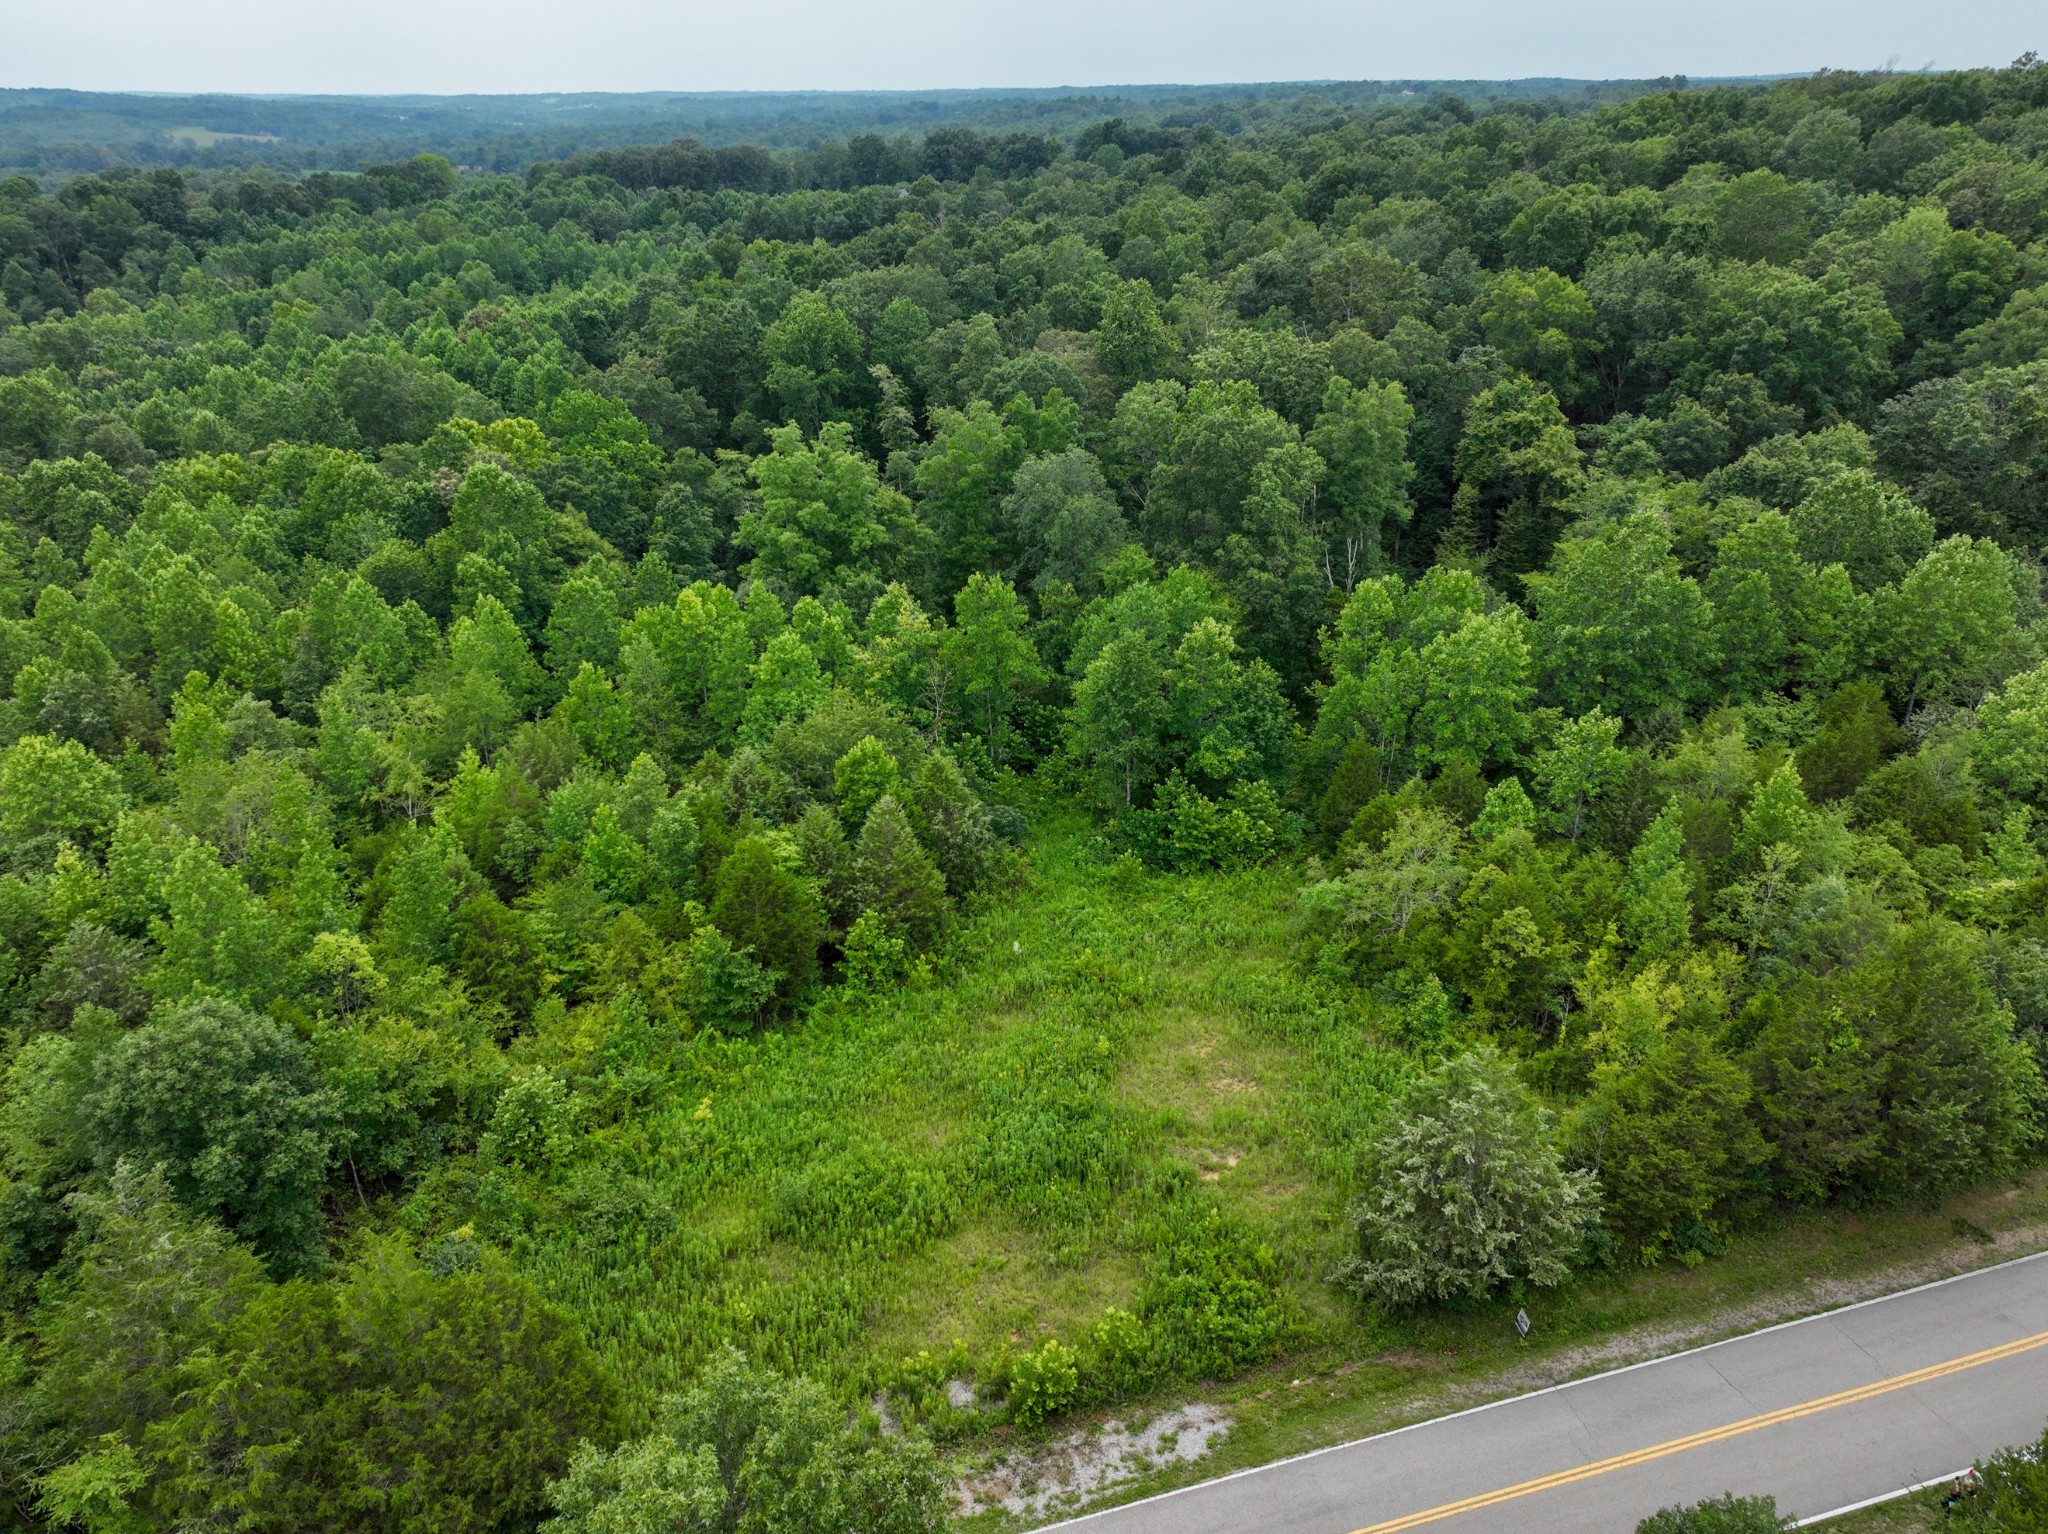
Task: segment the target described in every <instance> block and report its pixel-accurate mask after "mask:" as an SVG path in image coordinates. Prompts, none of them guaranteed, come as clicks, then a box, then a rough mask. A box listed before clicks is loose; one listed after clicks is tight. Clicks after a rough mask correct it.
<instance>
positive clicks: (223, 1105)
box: [82, 1001, 335, 1270]
mask: <svg viewBox="0 0 2048 1534" xmlns="http://www.w3.org/2000/svg"><path fill="white" fill-rule="evenodd" d="M82 1113H83V1123H84V1125H85V1128H86V1132H87V1135H88V1137H89V1144H90V1145H91V1147H92V1153H93V1156H94V1159H95V1160H96V1161H97V1162H99V1164H100V1165H101V1167H102V1168H103V1169H104V1170H107V1171H112V1170H113V1169H114V1168H115V1167H117V1166H118V1165H119V1164H120V1162H121V1161H122V1160H123V1158H132V1159H133V1160H134V1161H135V1162H137V1163H138V1164H139V1165H143V1166H155V1167H159V1168H161V1169H162V1171H163V1174H164V1177H165V1179H166V1181H167V1182H168V1183H169V1185H170V1187H171V1189H172V1191H173V1192H174V1193H176V1194H177V1196H178V1198H179V1199H180V1200H181V1201H182V1202H183V1203H184V1204H185V1205H186V1206H187V1207H188V1208H190V1209H192V1210H194V1211H196V1212H198V1213H201V1214H210V1215H216V1216H218V1217H220V1218H221V1219H224V1220H225V1221H226V1222H227V1223H228V1224H229V1225H231V1226H233V1227H234V1228H235V1229H236V1230H237V1231H238V1232H239V1233H240V1234H241V1235H243V1236H244V1237H245V1238H247V1239H248V1240H249V1241H250V1242H251V1243H253V1244H254V1245H255V1246H256V1248H257V1249H258V1250H259V1251H261V1252H263V1253H264V1254H265V1255H266V1256H267V1257H268V1258H269V1259H270V1260H271V1262H272V1264H273V1265H274V1266H276V1267H278V1268H280V1269H284V1270H291V1269H296V1268H301V1267H308V1266H317V1265H318V1263H319V1262H320V1260H321V1256H322V1251H321V1243H320V1227H321V1212H320V1187H321V1182H322V1179H323V1177H324V1175H325V1173H326V1169H327V1161H328V1155H329V1146H330V1144H331V1141H332V1137H333V1133H334V1118H335V1104H334V1101H333V1098H332V1096H331V1094H330V1093H328V1092H327V1091H326V1090H325V1089H324V1088H323V1087H322V1085H321V1083H320V1080H319V1073H318V1071H317V1069H316V1068H315V1065H314V1063H313V1059H312V1057H311V1055H310V1054H309V1052H308V1051H307V1049H306V1046H305V1045H304V1044H303V1043H301V1042H300V1041H299V1039H298V1038H297V1037H296V1036H295V1035H294V1034H293V1033H292V1032H291V1031H290V1030H289V1029H287V1028H285V1027H283V1026H281V1025H279V1024H277V1023H275V1022H272V1021H271V1020H270V1019H269V1018H264V1017H258V1016H256V1015H254V1014H253V1013H250V1012H247V1011H244V1010H243V1009H242V1008H240V1007H238V1006H235V1005H233V1004H232V1003H230V1002H224V1001H194V1002H191V1003H188V1004H187V1005H185V1006H183V1007H180V1008H178V1009H176V1010H175V1011H171V1012H168V1013H165V1014H163V1015H161V1016H160V1017H158V1018H156V1019H154V1020H153V1021H151V1022H149V1023H147V1024H145V1025H144V1026H142V1027H140V1028H137V1029H135V1030H134V1031H133V1032H131V1033H126V1034H123V1035H122V1036H121V1037H120V1038H119V1039H118V1040H117V1041H115V1043H114V1044H113V1045H112V1046H111V1047H110V1048H109V1049H108V1050H107V1052H106V1054H105V1055H104V1056H103V1057H102V1058H101V1060H100V1061H99V1064H98V1066H97V1068H96V1070H95V1073H94V1077H93V1081H92V1085H91V1087H90V1088H89V1090H88V1091H87V1093H86V1096H85V1100H84V1102H83V1104H82Z"/></svg>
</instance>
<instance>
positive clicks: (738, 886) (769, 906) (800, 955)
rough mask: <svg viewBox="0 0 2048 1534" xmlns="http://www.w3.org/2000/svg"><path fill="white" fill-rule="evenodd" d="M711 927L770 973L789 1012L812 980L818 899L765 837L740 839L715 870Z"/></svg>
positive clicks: (819, 934) (819, 929)
mask: <svg viewBox="0 0 2048 1534" xmlns="http://www.w3.org/2000/svg"><path fill="white" fill-rule="evenodd" d="M711 923H712V925H713V926H715V927H717V928H718V930H719V931H721V932H723V933H724V934H725V935H726V936H727V937H729V938H730V939H732V941H733V942H734V943H735V944H736V945H738V946H739V947H740V948H742V949H747V950H751V952H752V955H753V957H754V960H755V961H756V962H757V963H759V964H761V965H762V966H764V967H765V968H767V969H768V970H770V971H772V972H774V974H775V975H776V977H777V981H776V992H775V996H776V1001H777V1003H778V1004H779V1005H782V1006H785V1007H786V1006H788V1005H789V1004H790V1003H791V1002H792V1001H794V1000H795V999H796V998H797V997H798V996H799V995H801V994H802V993H803V991H804V990H805V989H807V988H808V987H809V985H810V983H811V980H812V978H813V977H814V976H815V975H816V974H817V970H818V944H819V942H820V941H821V940H822V939H823V936H824V925H823V922H822V920H821V919H820V916H819V913H818V902H817V897H816V896H814V895H813V894H812V893H811V890H810V887H809V885H808V884H807V883H806V882H805V881H804V880H803V879H801V878H799V877H798V876H797V875H796V874H795V873H792V872H791V871H790V870H789V869H787V868H785V867H783V865H782V861H781V858H780V856H779V855H778V852H777V849H776V847H775V845H774V844H773V843H772V842H770V841H768V840H767V838H765V837H761V836H745V837H741V838H740V840H739V841H737V842H735V843H734V844H733V849H732V851H731V852H729V853H727V854H726V857H725V861H724V862H722V863H720V864H719V865H718V877H717V879H716V880H715V881H714V893H713V898H712V902H711Z"/></svg>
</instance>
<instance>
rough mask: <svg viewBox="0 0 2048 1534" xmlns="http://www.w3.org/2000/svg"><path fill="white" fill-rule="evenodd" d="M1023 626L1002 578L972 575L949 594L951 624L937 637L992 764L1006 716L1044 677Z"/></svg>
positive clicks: (1004, 738)
mask: <svg viewBox="0 0 2048 1534" xmlns="http://www.w3.org/2000/svg"><path fill="white" fill-rule="evenodd" d="M1028 628H1029V615H1028V614H1027V613H1026V612H1025V610H1024V604H1023V603H1022V602H1020V601H1019V600H1018V599H1017V593H1016V591H1015V590H1013V589H1012V588H1011V586H1010V583H1009V582H1008V581H1006V580H1004V579H1002V577H1000V576H988V575H974V576H971V577H969V578H968V581H967V584H966V585H965V586H962V587H961V588H960V590H959V592H958V594H957V595H955V596H954V598H953V627H952V628H951V629H950V630H948V631H947V633H946V635H945V638H944V639H943V640H942V641H941V643H942V646H943V648H944V651H945V655H946V662H947V668H948V670H949V671H950V672H951V675H952V678H953V683H954V685H955V686H956V687H958V688H959V690H960V695H961V697H962V699H963V701H964V702H965V703H966V705H967V708H968V709H969V711H970V712H971V715H972V717H973V719H974V722H975V724H976V725H977V726H979V728H980V731H981V738H982V741H983V743H984V744H985V745H986V746H987V748H988V754H989V759H990V760H991V761H992V762H994V763H995V765H996V766H998V767H1001V766H1002V765H1003V764H1004V763H1005V762H1006V761H1007V760H1008V757H1009V751H1010V718H1011V716H1012V715H1013V714H1014V713H1015V712H1016V710H1017V707H1018V705H1019V703H1021V702H1022V701H1023V695H1024V694H1025V693H1026V692H1028V691H1029V690H1030V689H1032V688H1034V687H1036V686H1038V685H1039V684H1040V683H1042V682H1044V681H1045V679H1046V670H1045V667H1044V665H1043V664H1042V663H1041V662H1040V661H1039V658H1038V648H1037V646H1035V645H1034V644H1032V642H1031V635H1030V634H1029V632H1027V630H1028Z"/></svg>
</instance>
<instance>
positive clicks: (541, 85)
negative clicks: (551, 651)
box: [0, 0, 2048, 93]
mask: <svg viewBox="0 0 2048 1534" xmlns="http://www.w3.org/2000/svg"><path fill="white" fill-rule="evenodd" d="M2028 48H2039V49H2041V50H2042V51H2043V52H2048V6H2044V5H2043V4H2042V3H2041V0H1945V3H1936V4H1929V3H1927V0H1553V3H1550V4H1539V3H1521V0H1021V3H1020V0H1009V3H990V0H724V3H716V0H567V3H563V0H346V3H343V0H0V85H10V86H21V85H34V86H71V87H74V88H79V89H88V90H157V91H200V90H218V91H262V92H270V91H278V92H299V91H348V92H388V91H403V92H433V93H461V92H471V91H477V92H501V91H502V92H514V91H558V90H615V91H637V90H664V89H667V90H763V89H777V90H780V89H796V88H828V89H850V88H863V87H866V88H889V89H929V88H934V87H941V86H969V85H984V86H985V85H1100V84H1112V83H1115V84H1123V83H1132V84H1136V83H1152V82H1179V83H1209V82H1219V81H1251V80H1303V79H1386V78H1424V79H1445V78H1478V79H1518V78H1525V77H1529V76H1537V75H1564V76H1572V77H1578V78H1614V77H1620V76H1654V75H1665V74H1688V75H1694V76H1704V75H1732V74H1781V73H1793V72H1805V71H1810V70H1813V69H1817V68H1820V67H1822V66H1832V67H1836V68H1845V69H1870V68H1877V67H1881V66H1883V65H1884V64H1886V63H1887V62H1892V61H1896V63H1897V64H1898V66H1899V67H1902V68H1907V69H1913V68H1918V67H1919V66H1920V65H1922V64H1927V63H1933V64H1936V65H1939V66H1942V67H1945V68H1946V67H1961V66H1966V65H1977V64H2004V63H2008V62H2010V61H2011V60H2012V59H2013V58H2014V57H2015V56H2016V55H2018V54H2019V53H2022V52H2024V51H2025V50H2026V49H2028Z"/></svg>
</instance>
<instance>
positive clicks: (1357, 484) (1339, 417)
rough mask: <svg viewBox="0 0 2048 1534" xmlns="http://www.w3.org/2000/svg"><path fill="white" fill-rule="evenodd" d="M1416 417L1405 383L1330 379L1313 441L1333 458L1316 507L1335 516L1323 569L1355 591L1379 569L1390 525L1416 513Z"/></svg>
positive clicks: (1325, 459) (1331, 520)
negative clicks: (1411, 437) (1412, 457)
mask: <svg viewBox="0 0 2048 1534" xmlns="http://www.w3.org/2000/svg"><path fill="white" fill-rule="evenodd" d="M1414 421H1415V408H1414V406H1412V405H1410V404H1409V403H1408V396H1407V394H1406V393H1405V392H1403V390H1402V388H1401V386H1400V385H1399V384H1398V383H1383V384H1367V385H1366V386H1365V387H1363V388H1354V387H1353V386H1352V384H1351V383H1350V382H1349V381H1348V380H1346V379H1342V378H1333V379H1331V380H1330V387H1329V389H1328V391H1327V392H1326V393H1325V394H1324V395H1323V408H1322V413H1321V414H1320V415H1318V416H1317V417H1316V424H1315V428H1314V430H1312V431H1311V432H1309V434H1308V438H1307V441H1308V445H1309V446H1310V447H1312V448H1314V449H1315V450H1316V452H1317V453H1319V454H1321V455H1322V460H1323V463H1324V464H1325V466H1326V471H1325V473H1324V476H1323V488H1322V495H1321V498H1320V500H1319V501H1318V503H1317V509H1318V510H1319V511H1326V512H1327V514H1328V517H1329V524H1328V527H1329V531H1328V541H1327V543H1326V544H1325V546H1324V553H1323V573H1324V575H1325V577H1326V578H1327V579H1328V580H1329V582H1330V584H1331V585H1333V586H1339V587H1342V588H1343V589H1344V590H1345V591H1349V590H1350V589H1351V588H1352V587H1353V586H1355V585H1357V584H1358V581H1359V579H1360V577H1362V576H1366V575H1376V574H1378V573H1379V569H1380V561H1381V559H1382V557H1383V556H1382V550H1381V541H1382V538H1383V536H1384V532H1385V529H1387V528H1388V527H1397V528H1398V527H1405V526H1406V525H1407V523H1408V519H1409V517H1410V515H1411V514H1412V513H1413V507H1412V506H1411V505H1410V504H1409V499H1408V486H1409V483H1410V481H1411V480H1413V478H1414V477H1415V467H1414V465H1413V464H1411V463H1410V462H1409V461H1408V432H1409V429H1410V427H1411V426H1412V425H1413V424H1414Z"/></svg>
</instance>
